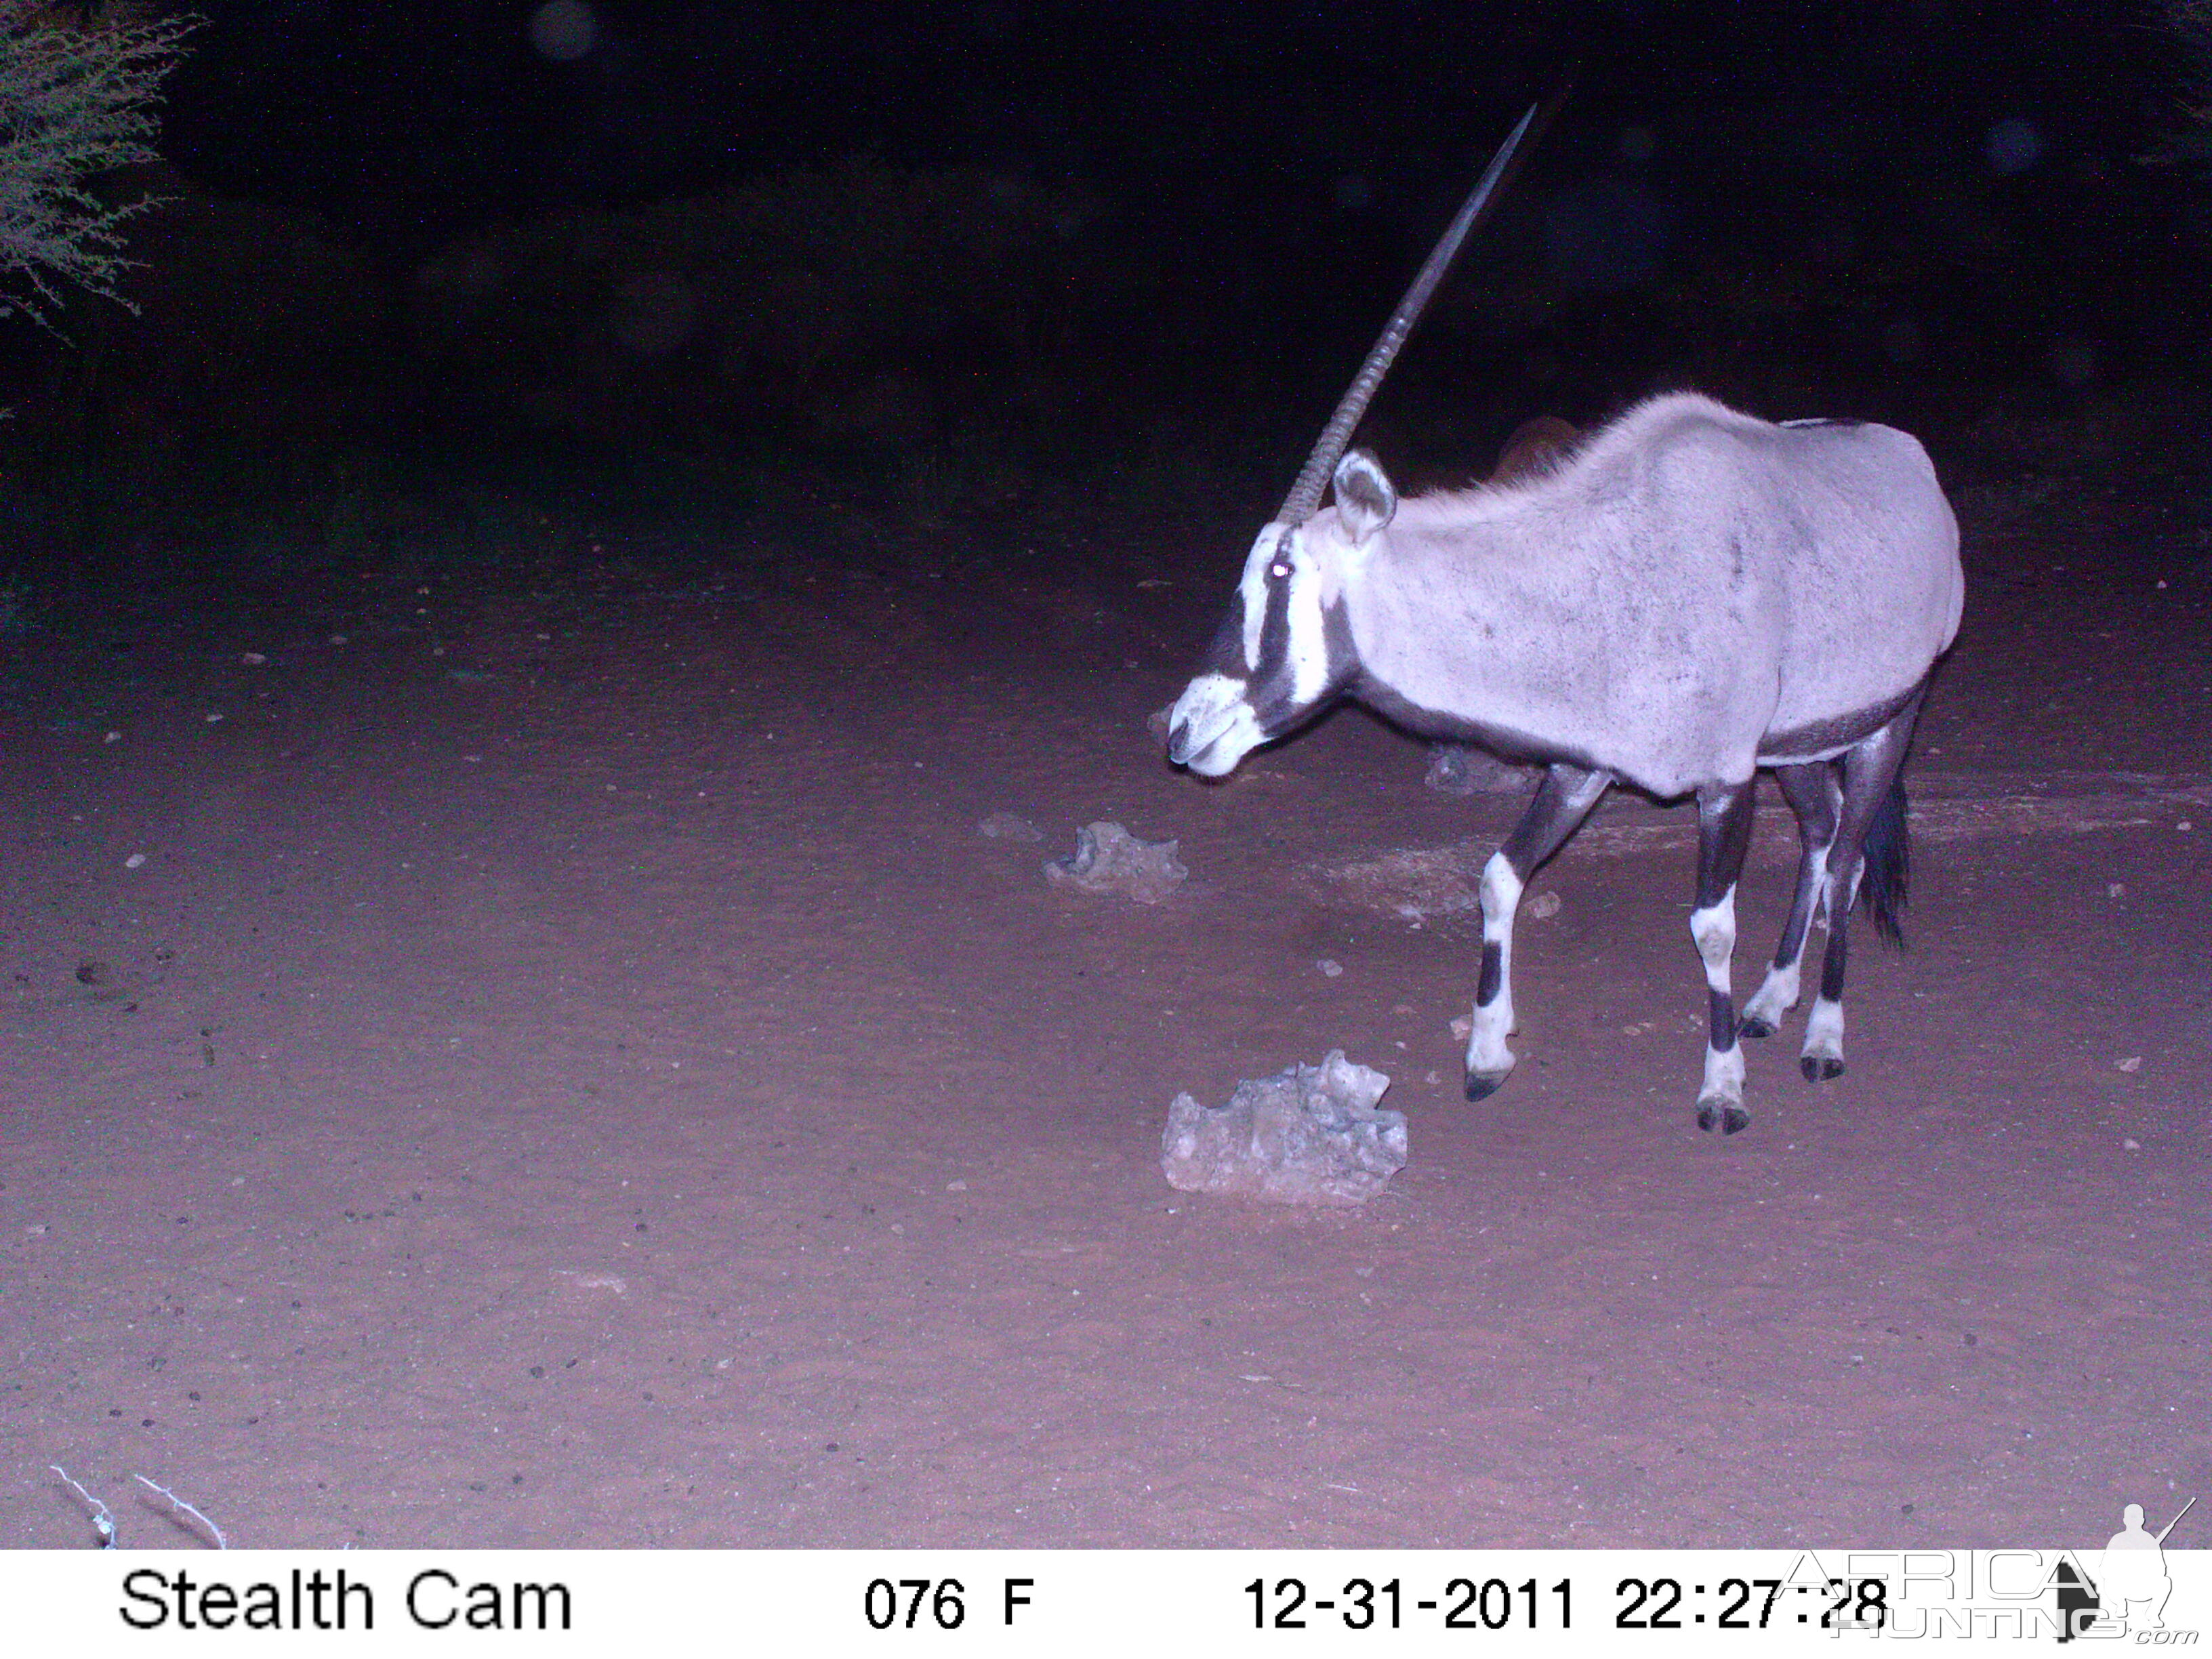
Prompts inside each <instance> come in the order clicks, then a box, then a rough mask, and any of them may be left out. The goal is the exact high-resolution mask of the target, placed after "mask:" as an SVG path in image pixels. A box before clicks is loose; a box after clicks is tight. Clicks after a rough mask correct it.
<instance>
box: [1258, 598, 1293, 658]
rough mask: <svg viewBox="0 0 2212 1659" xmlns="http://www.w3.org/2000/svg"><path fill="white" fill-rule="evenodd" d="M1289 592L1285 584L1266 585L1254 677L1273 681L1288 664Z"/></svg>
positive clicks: (1289, 635) (1289, 654) (1289, 647)
mask: <svg viewBox="0 0 2212 1659" xmlns="http://www.w3.org/2000/svg"><path fill="white" fill-rule="evenodd" d="M1290 656H1291V589H1290V584H1289V583H1287V582H1270V583H1268V584H1267V610H1266V611H1264V612H1262V613H1261V618H1260V660H1259V663H1258V665H1256V666H1255V668H1254V669H1253V673H1254V674H1255V676H1266V677H1267V678H1271V679H1272V678H1274V677H1275V676H1276V675H1278V674H1280V673H1282V672H1283V671H1285V669H1286V668H1287V667H1288V666H1289V664H1290Z"/></svg>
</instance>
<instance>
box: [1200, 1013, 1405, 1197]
mask: <svg viewBox="0 0 2212 1659" xmlns="http://www.w3.org/2000/svg"><path fill="white" fill-rule="evenodd" d="M1389 1086H1390V1079H1389V1078H1388V1077H1386V1076H1384V1075H1383V1073H1380V1072H1378V1071H1376V1070H1374V1069H1373V1068H1372V1067H1370V1066H1358V1065H1354V1064H1353V1063H1352V1061H1350V1060H1346V1058H1345V1057H1344V1051H1343V1050H1342V1049H1341V1048H1332V1049H1331V1050H1330V1051H1329V1053H1328V1056H1327V1058H1325V1059H1324V1060H1322V1063H1321V1064H1320V1065H1318V1066H1289V1067H1287V1068H1286V1069H1285V1070H1284V1071H1282V1072H1279V1073H1277V1074H1276V1075H1275V1076H1273V1077H1271V1078H1258V1079H1246V1080H1245V1081H1243V1082H1242V1083H1240V1084H1238V1085H1237V1090H1236V1092H1235V1093H1234V1094H1232V1095H1231V1096H1230V1097H1229V1103H1228V1104H1227V1105H1225V1106H1222V1107H1218V1108H1212V1109H1209V1108H1207V1107H1205V1106H1201V1105H1200V1104H1199V1103H1198V1102H1197V1101H1195V1100H1194V1099H1193V1098H1192V1097H1190V1096H1188V1095H1187V1094H1182V1095H1177V1096H1176V1097H1175V1101H1174V1103H1173V1104H1171V1105H1170V1107H1169V1108H1168V1121H1167V1127H1166V1129H1165V1130H1164V1132H1163V1133H1162V1134H1161V1136H1160V1170H1161V1173H1162V1174H1164V1176H1166V1177H1167V1180H1168V1184H1169V1185H1170V1186H1171V1187H1174V1188H1177V1189H1178V1190H1179V1191H1182V1192H1187V1193H1215V1194H1224V1195H1228V1196H1234V1197H1243V1198H1261V1199H1267V1200H1271V1201H1273V1202H1275V1203H1278V1204H1364V1203H1365V1202H1366V1201H1367V1200H1369V1199H1370V1198H1372V1197H1374V1196H1375V1194H1377V1193H1379V1192H1381V1191H1382V1190H1383V1188H1385V1187H1387V1186H1388V1185H1389V1181H1390V1177H1391V1176H1394V1175H1395V1174H1396V1173H1397V1172H1398V1171H1399V1170H1401V1169H1403V1168H1404V1167H1405V1164H1406V1154H1407V1142H1406V1115H1405V1114H1404V1113H1403V1112H1396V1111H1390V1110H1388V1109H1384V1108H1382V1107H1380V1106H1378V1105H1377V1104H1376V1102H1378V1101H1379V1100H1381V1099H1382V1097H1383V1091H1385V1090H1387V1089H1388V1088H1389Z"/></svg>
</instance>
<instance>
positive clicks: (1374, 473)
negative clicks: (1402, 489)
mask: <svg viewBox="0 0 2212 1659" xmlns="http://www.w3.org/2000/svg"><path fill="white" fill-rule="evenodd" d="M1397 510H1398V492H1397V491H1396V490H1395V489H1392V488H1391V487H1390V480H1389V478H1388V477H1385V476H1384V475H1383V466H1382V463H1380V462H1379V461H1377V460H1376V459H1375V458H1374V457H1373V456H1372V455H1370V454H1369V453H1367V452H1366V451H1365V450H1364V449H1355V450H1353V451H1352V452H1351V453H1349V454H1347V455H1346V457H1345V458H1344V459H1342V460H1340V461H1339V462H1338V463H1337V464H1336V516H1337V520H1338V521H1339V522H1340V523H1341V524H1342V525H1343V526H1344V528H1345V530H1346V533H1347V534H1349V535H1350V536H1351V538H1352V545H1353V546H1354V547H1362V546H1364V545H1365V544H1366V543H1367V539H1368V538H1370V536H1372V535H1374V533H1375V532H1376V531H1378V530H1380V529H1382V528H1383V526H1384V525H1386V524H1388V523H1389V522H1390V515H1391V514H1392V513H1395V512H1396V511H1397Z"/></svg>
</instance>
